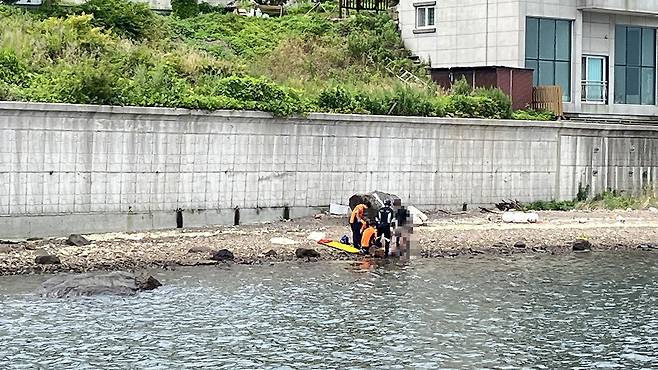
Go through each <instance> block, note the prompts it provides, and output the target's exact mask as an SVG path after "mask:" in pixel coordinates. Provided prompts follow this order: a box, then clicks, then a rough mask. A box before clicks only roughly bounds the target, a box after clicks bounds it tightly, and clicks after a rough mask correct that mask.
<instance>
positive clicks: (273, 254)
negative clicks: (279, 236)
mask: <svg viewBox="0 0 658 370" xmlns="http://www.w3.org/2000/svg"><path fill="white" fill-rule="evenodd" d="M263 255H264V256H265V257H276V256H277V253H276V251H275V250H274V249H270V250H269V251H267V252H265V253H264V254H263Z"/></svg>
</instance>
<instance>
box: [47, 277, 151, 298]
mask: <svg viewBox="0 0 658 370" xmlns="http://www.w3.org/2000/svg"><path fill="white" fill-rule="evenodd" d="M161 285H162V284H161V283H160V282H159V281H158V280H156V279H155V278H154V277H152V276H139V277H138V276H135V275H133V274H131V273H128V272H123V271H115V272H110V273H104V274H79V275H60V276H55V277H53V278H50V279H48V280H47V281H45V282H44V283H43V284H42V285H41V287H40V288H39V289H38V290H37V291H36V293H37V294H38V295H40V296H42V297H48V298H69V297H79V296H93V295H99V294H111V295H134V294H136V293H137V292H139V291H142V290H152V289H155V288H157V287H159V286H161Z"/></svg>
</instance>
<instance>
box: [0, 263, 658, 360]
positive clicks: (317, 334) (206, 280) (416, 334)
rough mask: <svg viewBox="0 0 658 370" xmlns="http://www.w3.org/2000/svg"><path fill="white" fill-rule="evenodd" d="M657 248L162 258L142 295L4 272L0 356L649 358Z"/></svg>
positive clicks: (657, 341) (657, 337)
mask: <svg viewBox="0 0 658 370" xmlns="http://www.w3.org/2000/svg"><path fill="white" fill-rule="evenodd" d="M657 271H658V261H656V260H655V259H653V260H652V259H649V258H646V256H645V255H619V254H615V255H613V254H601V255H596V254H593V255H589V256H587V257H583V256H577V257H573V256H562V257H546V258H542V259H536V258H527V257H526V258H524V257H518V258H516V257H515V258H511V257H510V258H507V259H475V260H453V261H414V262H413V263H412V264H411V265H409V266H386V267H384V268H378V269H377V270H376V271H375V272H365V273H364V272H356V271H354V270H353V268H351V267H350V266H349V265H347V264H343V263H318V264H299V265H297V264H282V265H275V266H267V267H245V266H233V267H231V268H230V269H228V270H227V269H217V268H205V269H182V270H179V271H173V272H160V273H159V275H158V276H157V277H158V278H159V279H160V280H162V281H163V282H164V283H165V286H164V287H163V288H161V289H159V290H156V291H154V292H151V293H146V294H142V295H139V296H137V297H128V298H116V297H96V298H80V299H69V300H56V299H41V298H37V297H34V296H32V295H30V294H27V293H28V292H30V291H31V290H32V289H34V287H36V286H37V285H38V284H39V283H40V280H42V279H43V278H42V277H12V278H2V279H0V311H1V312H2V316H1V317H0V368H3V369H4V368H11V369H14V368H15V369H23V368H26V369H27V368H29V369H33V368H48V369H50V368H53V369H98V368H125V369H134V368H139V369H172V368H177V369H179V368H180V369H187V368H193V369H199V368H212V369H222V368H231V369H235V368H245V369H246V368H267V369H296V368H341V369H343V368H349V369H366V368H391V369H396V368H399V369H404V368H418V369H436V368H493V367H495V368H503V369H507V368H509V369H518V368H538V369H552V368H574V369H576V368H582V369H590V368H652V367H655V365H656V364H658V355H656V353H658V315H657V314H658V308H656V300H657V297H658V282H657V281H656V279H655V276H656V272H657Z"/></svg>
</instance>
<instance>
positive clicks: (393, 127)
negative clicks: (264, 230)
mask: <svg viewBox="0 0 658 370" xmlns="http://www.w3.org/2000/svg"><path fill="white" fill-rule="evenodd" d="M657 171H658V127H653V126H627V125H626V126H623V125H609V124H606V125H603V124H582V123H562V122H523V121H496V120H467V119H449V118H418V117H383V116H352V115H334V114H312V115H310V116H309V117H306V118H290V119H280V118H273V117H271V116H270V115H269V114H266V113H260V112H233V111H219V112H213V113H208V112H200V111H189V110H184V109H166V108H130V107H106V106H100V107H99V106H83V105H65V104H37V103H14V102H0V238H15V237H29V236H52V235H63V234H67V233H70V232H83V233H84V232H97V231H113V230H140V229H153V228H166V227H176V210H179V209H180V210H182V216H183V222H184V226H202V225H212V224H233V223H234V221H235V219H236V216H238V215H236V211H235V209H236V208H239V209H240V211H239V219H240V222H241V223H247V222H258V221H267V220H272V219H278V218H280V217H282V216H283V214H284V212H285V213H289V214H290V217H298V216H304V215H308V214H311V213H313V212H314V211H315V208H317V207H322V206H326V205H328V204H329V203H345V202H346V200H347V198H348V197H349V196H350V195H352V194H353V193H355V192H363V191H370V190H375V189H378V190H382V191H387V192H392V193H396V194H398V195H399V196H401V197H402V198H403V199H404V200H405V201H406V202H409V203H412V204H415V205H417V206H419V207H421V208H435V207H457V206H461V204H462V203H468V204H469V205H473V206H474V205H482V204H491V203H493V202H497V201H500V200H501V199H503V198H505V199H508V198H514V199H518V200H520V201H533V200H539V199H545V200H548V199H571V198H573V197H574V196H575V194H576V192H577V191H578V185H579V183H582V184H583V185H590V186H591V188H592V192H593V193H597V192H600V191H602V190H604V189H606V188H614V189H624V190H627V191H629V192H635V193H637V192H640V191H641V190H642V188H643V187H646V186H652V184H653V183H655V180H656V176H657V175H656V174H657Z"/></svg>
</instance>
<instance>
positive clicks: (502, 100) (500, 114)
mask: <svg viewBox="0 0 658 370" xmlns="http://www.w3.org/2000/svg"><path fill="white" fill-rule="evenodd" d="M473 95H475V96H483V97H486V98H490V99H491V100H493V102H494V104H495V105H496V108H495V109H496V113H495V115H494V117H491V118H498V119H510V118H512V100H511V99H510V97H509V96H508V95H507V94H505V93H504V92H503V91H502V90H501V89H499V88H489V89H484V88H478V89H475V90H474V91H473Z"/></svg>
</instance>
